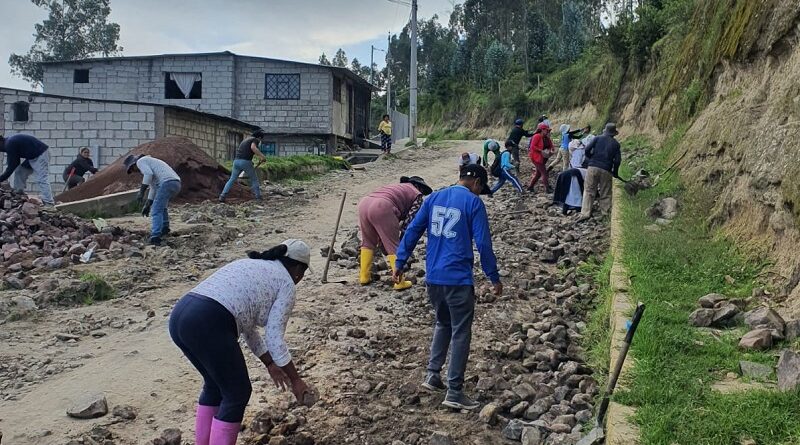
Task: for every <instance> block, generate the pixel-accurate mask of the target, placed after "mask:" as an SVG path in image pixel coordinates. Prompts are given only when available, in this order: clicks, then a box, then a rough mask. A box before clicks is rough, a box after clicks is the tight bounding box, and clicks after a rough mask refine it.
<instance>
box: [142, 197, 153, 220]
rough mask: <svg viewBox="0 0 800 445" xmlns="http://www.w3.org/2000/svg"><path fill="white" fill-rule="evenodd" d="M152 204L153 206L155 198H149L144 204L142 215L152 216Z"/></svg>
mask: <svg viewBox="0 0 800 445" xmlns="http://www.w3.org/2000/svg"><path fill="white" fill-rule="evenodd" d="M152 206H153V200H152V199H148V200H147V202H146V203H145V204H144V207H142V216H144V217H145V218H146V217H148V216H150V207H152Z"/></svg>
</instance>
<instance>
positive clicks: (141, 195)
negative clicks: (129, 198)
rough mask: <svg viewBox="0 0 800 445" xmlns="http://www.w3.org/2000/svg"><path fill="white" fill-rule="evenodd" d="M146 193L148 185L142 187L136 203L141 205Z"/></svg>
mask: <svg viewBox="0 0 800 445" xmlns="http://www.w3.org/2000/svg"><path fill="white" fill-rule="evenodd" d="M145 192H147V185H146V184H142V186H141V187H139V193H138V194H137V195H136V202H138V203H139V204H141V203H143V202H144V194H145Z"/></svg>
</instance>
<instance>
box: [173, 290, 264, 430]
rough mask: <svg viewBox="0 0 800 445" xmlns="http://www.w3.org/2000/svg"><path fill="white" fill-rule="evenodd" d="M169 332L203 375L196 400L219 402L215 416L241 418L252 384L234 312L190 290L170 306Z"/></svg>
mask: <svg viewBox="0 0 800 445" xmlns="http://www.w3.org/2000/svg"><path fill="white" fill-rule="evenodd" d="M169 335H170V337H172V341H173V342H175V344H176V345H178V347H179V348H181V351H183V353H184V355H186V357H187V358H188V359H189V361H190V362H192V365H194V367H195V368H197V370H198V371H199V372H200V374H201V375H202V376H203V380H204V383H203V391H202V392H201V393H200V400H199V404H200V405H204V406H219V412H218V413H217V415H216V417H217V419H219V420H222V421H223V422H232V423H239V422H241V421H242V418H243V417H244V410H245V407H246V406H247V402H248V401H249V400H250V393H251V392H252V387H251V386H250V376H249V375H248V374H247V365H246V364H245V361H244V356H243V355H242V348H241V347H240V346H239V341H238V333H237V328H236V320H235V319H234V317H233V315H232V314H231V313H230V312H229V311H228V310H227V309H225V307H224V306H222V305H221V304H219V303H217V302H216V301H214V300H212V299H210V298H208V297H205V296H202V295H198V294H193V293H191V292H190V293H188V294H186V295H185V296H184V297H183V298H181V299H180V301H178V303H177V304H176V305H175V307H174V308H173V309H172V314H171V315H170V317H169Z"/></svg>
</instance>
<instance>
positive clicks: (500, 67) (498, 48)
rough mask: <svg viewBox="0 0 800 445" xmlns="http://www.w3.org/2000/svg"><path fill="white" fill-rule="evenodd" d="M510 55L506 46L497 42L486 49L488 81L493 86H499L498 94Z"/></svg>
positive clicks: (485, 60) (484, 62) (485, 64)
mask: <svg viewBox="0 0 800 445" xmlns="http://www.w3.org/2000/svg"><path fill="white" fill-rule="evenodd" d="M510 53H511V52H510V51H509V50H508V48H507V47H506V46H505V45H503V44H502V43H500V42H498V41H497V40H495V41H494V42H492V44H491V45H489V48H487V49H486V55H484V61H483V65H484V67H485V68H486V80H488V81H489V82H490V83H491V84H492V86H495V85H496V86H497V92H498V93H499V92H500V80H501V79H502V78H503V74H504V73H505V71H506V66H507V65H508V59H509V56H510Z"/></svg>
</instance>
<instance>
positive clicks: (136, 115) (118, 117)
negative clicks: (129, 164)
mask: <svg viewBox="0 0 800 445" xmlns="http://www.w3.org/2000/svg"><path fill="white" fill-rule="evenodd" d="M0 97H2V104H3V128H2V129H3V133H4V134H5V135H6V136H9V135H12V134H16V133H25V134H30V135H33V136H36V137H37V138H38V139H40V140H42V141H43V142H44V143H45V144H47V145H48V146H49V147H50V148H49V151H50V181H51V183H52V184H53V188H54V192H57V191H58V190H60V187H61V185H63V180H62V178H61V174H62V172H63V171H64V168H66V166H67V165H69V164H70V163H71V162H72V161H73V160H74V159H75V157H76V156H77V155H78V149H79V148H80V147H82V146H88V147H92V148H93V152H95V153H99V157H96V158H95V159H94V163H95V165H97V166H98V168H102V167H104V166H106V165H109V164H111V163H112V162H114V161H115V160H116V159H117V158H118V157H120V156H122V155H123V154H125V153H126V152H128V151H129V150H130V149H131V148H133V147H136V146H137V145H139V144H141V143H142V142H145V141H149V140H153V139H154V138H155V137H156V128H155V120H156V117H155V116H156V106H152V105H136V104H120V103H113V102H97V101H92V100H88V99H65V98H55V97H48V96H41V95H34V94H30V93H28V92H24V91H16V90H6V89H0ZM29 100H30V105H29V112H28V117H29V119H28V121H27V122H14V120H13V119H14V116H13V104H14V103H15V102H28V101H29ZM3 167H5V159H3Z"/></svg>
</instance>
